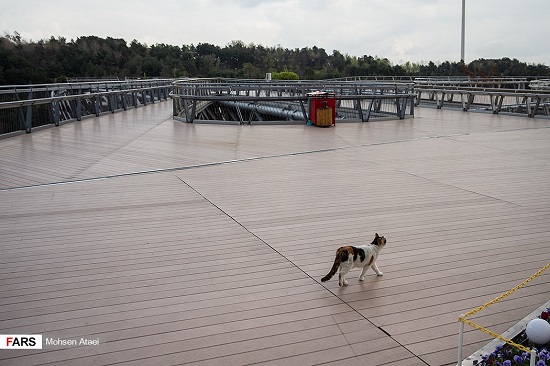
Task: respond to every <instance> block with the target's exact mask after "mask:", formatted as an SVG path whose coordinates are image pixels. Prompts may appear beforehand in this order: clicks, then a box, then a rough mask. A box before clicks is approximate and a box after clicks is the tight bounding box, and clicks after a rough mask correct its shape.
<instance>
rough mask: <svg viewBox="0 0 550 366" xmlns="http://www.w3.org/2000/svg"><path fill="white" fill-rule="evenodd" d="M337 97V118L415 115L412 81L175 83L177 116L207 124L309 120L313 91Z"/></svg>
mask: <svg viewBox="0 0 550 366" xmlns="http://www.w3.org/2000/svg"><path fill="white" fill-rule="evenodd" d="M318 91H323V92H327V93H330V94H334V95H335V98H336V103H335V104H336V120H337V121H340V122H341V121H363V122H366V121H369V120H370V119H372V118H387V117H389V118H400V119H403V118H405V116H406V115H414V103H413V100H414V93H413V88H412V84H411V83H396V82H389V81H388V82H386V81H384V82H382V81H380V82H376V81H368V82H361V81H266V80H236V79H184V80H178V81H176V82H174V88H173V92H172V98H173V103H174V118H175V119H178V120H182V121H184V122H203V123H237V124H251V123H254V124H262V123H292V122H295V123H305V122H306V121H308V120H309V117H310V116H309V107H308V101H309V97H308V94H309V93H313V92H318Z"/></svg>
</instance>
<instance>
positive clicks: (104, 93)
mask: <svg viewBox="0 0 550 366" xmlns="http://www.w3.org/2000/svg"><path fill="white" fill-rule="evenodd" d="M171 83H172V80H171V79H170V80H158V79H153V80H138V81H121V82H105V81H103V82H85V83H62V84H41V85H24V86H13V85H10V86H6V87H0V135H1V134H6V133H13V132H18V131H20V130H25V131H26V132H27V133H30V132H31V131H32V128H33V127H39V126H44V125H48V124H54V125H55V126H58V125H59V123H60V122H62V121H68V120H72V119H76V120H77V121H80V120H81V119H82V117H85V116H88V115H95V116H99V115H100V114H101V113H104V112H111V113H114V112H115V111H119V110H127V108H128V107H129V106H132V107H136V108H137V107H138V106H139V105H146V104H147V103H149V102H151V103H154V102H155V101H162V100H167V99H168V97H169V93H170V89H171V88H172V84H171Z"/></svg>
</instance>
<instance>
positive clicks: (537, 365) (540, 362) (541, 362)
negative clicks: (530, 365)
mask: <svg viewBox="0 0 550 366" xmlns="http://www.w3.org/2000/svg"><path fill="white" fill-rule="evenodd" d="M535 366H546V362H544V361H543V360H539V362H537V364H536V365H535Z"/></svg>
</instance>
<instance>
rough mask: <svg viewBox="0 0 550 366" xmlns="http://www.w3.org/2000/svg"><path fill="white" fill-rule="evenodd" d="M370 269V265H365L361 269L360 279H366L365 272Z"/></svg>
mask: <svg viewBox="0 0 550 366" xmlns="http://www.w3.org/2000/svg"><path fill="white" fill-rule="evenodd" d="M368 269H369V266H364V267H363V270H362V271H361V275H359V281H364V280H365V274H366V273H367V270H368Z"/></svg>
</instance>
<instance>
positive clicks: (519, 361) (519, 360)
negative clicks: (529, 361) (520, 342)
mask: <svg viewBox="0 0 550 366" xmlns="http://www.w3.org/2000/svg"><path fill="white" fill-rule="evenodd" d="M514 362H515V363H517V364H518V365H521V364H522V363H523V357H521V356H519V355H515V356H514Z"/></svg>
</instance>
